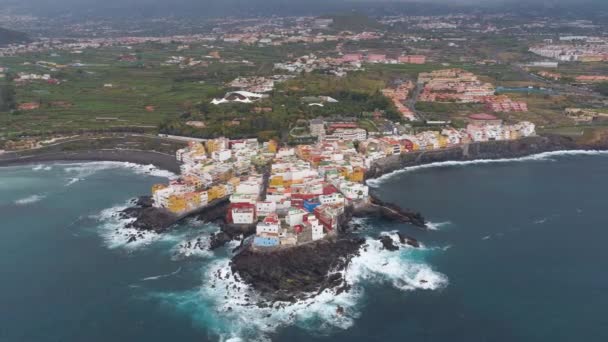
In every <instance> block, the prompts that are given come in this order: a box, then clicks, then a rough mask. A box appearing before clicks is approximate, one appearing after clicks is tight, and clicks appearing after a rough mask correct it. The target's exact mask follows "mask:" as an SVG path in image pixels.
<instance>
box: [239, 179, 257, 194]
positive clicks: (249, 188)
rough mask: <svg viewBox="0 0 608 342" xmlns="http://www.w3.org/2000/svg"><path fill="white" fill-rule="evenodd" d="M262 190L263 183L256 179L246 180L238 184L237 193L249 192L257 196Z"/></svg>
mask: <svg viewBox="0 0 608 342" xmlns="http://www.w3.org/2000/svg"><path fill="white" fill-rule="evenodd" d="M260 190H261V185H260V183H259V182H257V181H255V180H246V181H243V182H241V183H240V184H239V185H237V186H236V193H238V194H249V195H256V196H257V195H259V194H260Z"/></svg>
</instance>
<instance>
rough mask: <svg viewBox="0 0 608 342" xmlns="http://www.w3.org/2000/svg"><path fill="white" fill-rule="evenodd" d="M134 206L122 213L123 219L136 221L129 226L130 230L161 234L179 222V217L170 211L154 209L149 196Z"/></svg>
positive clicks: (142, 198)
mask: <svg viewBox="0 0 608 342" xmlns="http://www.w3.org/2000/svg"><path fill="white" fill-rule="evenodd" d="M134 204H135V205H134V206H133V207H130V208H127V209H125V210H123V211H122V212H121V213H120V215H121V217H122V218H125V219H130V218H134V219H135V220H133V222H131V223H129V224H128V225H127V227H128V228H135V229H139V230H148V231H154V232H157V233H161V232H164V231H166V230H167V229H168V228H169V227H170V226H171V225H173V224H174V223H176V222H177V220H178V217H177V216H176V215H174V214H172V213H170V212H169V211H167V210H161V209H158V208H154V207H152V199H151V198H150V197H149V196H142V197H139V198H138V199H137V200H136V201H135V203H134Z"/></svg>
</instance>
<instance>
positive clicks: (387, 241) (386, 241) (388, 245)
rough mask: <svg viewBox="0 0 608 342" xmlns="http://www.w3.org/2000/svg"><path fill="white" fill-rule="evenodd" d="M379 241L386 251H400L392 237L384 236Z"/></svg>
mask: <svg viewBox="0 0 608 342" xmlns="http://www.w3.org/2000/svg"><path fill="white" fill-rule="evenodd" d="M378 240H380V242H382V246H383V247H384V249H386V250H389V251H396V250H398V249H399V247H398V246H395V244H393V239H391V237H390V236H387V235H383V236H381V237H379V238H378Z"/></svg>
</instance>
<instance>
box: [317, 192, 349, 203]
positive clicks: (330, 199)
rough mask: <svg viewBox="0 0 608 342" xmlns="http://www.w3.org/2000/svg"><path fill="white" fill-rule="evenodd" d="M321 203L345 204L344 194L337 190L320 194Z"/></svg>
mask: <svg viewBox="0 0 608 342" xmlns="http://www.w3.org/2000/svg"><path fill="white" fill-rule="evenodd" d="M319 203H321V204H344V196H342V194H339V193H337V192H335V193H333V194H331V195H321V196H319Z"/></svg>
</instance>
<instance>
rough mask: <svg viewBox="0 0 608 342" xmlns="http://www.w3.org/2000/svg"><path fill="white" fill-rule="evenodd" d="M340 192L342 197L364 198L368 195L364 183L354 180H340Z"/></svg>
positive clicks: (367, 189)
mask: <svg viewBox="0 0 608 342" xmlns="http://www.w3.org/2000/svg"><path fill="white" fill-rule="evenodd" d="M339 189H340V192H342V194H343V195H344V197H346V198H348V199H351V200H354V199H364V198H367V196H369V188H368V187H367V186H366V185H363V184H360V183H355V182H341V183H340V186H339Z"/></svg>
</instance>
